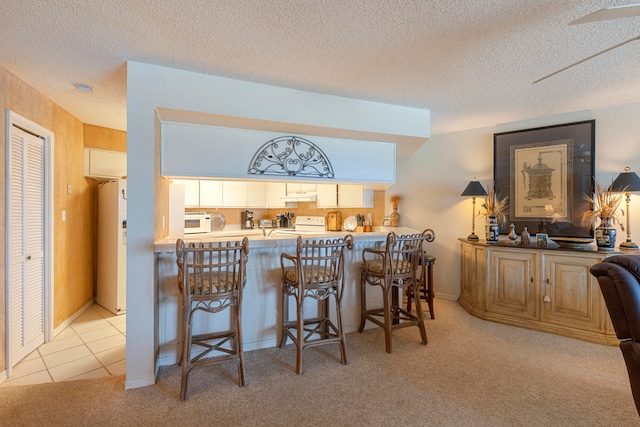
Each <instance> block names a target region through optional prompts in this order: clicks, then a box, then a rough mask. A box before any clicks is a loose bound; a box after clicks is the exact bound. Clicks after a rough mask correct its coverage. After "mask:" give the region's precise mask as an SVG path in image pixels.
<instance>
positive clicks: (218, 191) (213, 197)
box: [200, 179, 222, 208]
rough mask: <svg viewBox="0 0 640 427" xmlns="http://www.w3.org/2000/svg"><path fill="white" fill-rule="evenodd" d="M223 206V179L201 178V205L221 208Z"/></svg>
mask: <svg viewBox="0 0 640 427" xmlns="http://www.w3.org/2000/svg"><path fill="white" fill-rule="evenodd" d="M221 206H222V181H213V180H209V179H201V180H200V207H203V208H219V207H221Z"/></svg>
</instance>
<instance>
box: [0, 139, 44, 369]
mask: <svg viewBox="0 0 640 427" xmlns="http://www.w3.org/2000/svg"><path fill="white" fill-rule="evenodd" d="M7 180H8V182H7V191H8V192H9V195H8V198H9V200H8V202H9V203H8V204H9V206H8V211H7V213H8V218H7V225H8V230H7V236H8V250H7V253H8V263H9V265H8V267H9V277H8V279H9V283H8V293H9V294H8V301H9V311H10V312H9V319H8V323H9V331H10V332H9V333H10V337H9V341H10V352H11V365H12V366H14V365H15V364H16V363H18V362H19V361H20V360H21V359H22V358H23V357H25V356H26V355H28V354H29V353H31V352H32V351H33V350H35V349H36V348H38V346H39V345H41V344H42V343H43V342H44V256H43V255H44V144H43V140H42V139H41V138H38V137H36V136H34V135H31V134H29V133H27V132H24V131H22V130H20V129H18V128H16V127H13V128H12V130H11V141H10V147H9V170H8V174H7Z"/></svg>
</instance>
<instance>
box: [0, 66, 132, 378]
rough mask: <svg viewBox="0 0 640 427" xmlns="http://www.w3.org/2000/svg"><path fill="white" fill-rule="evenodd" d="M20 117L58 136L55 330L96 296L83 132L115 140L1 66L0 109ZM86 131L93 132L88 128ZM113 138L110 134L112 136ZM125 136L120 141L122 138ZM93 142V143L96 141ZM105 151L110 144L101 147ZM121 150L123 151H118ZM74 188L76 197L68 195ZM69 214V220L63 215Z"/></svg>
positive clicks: (1, 327)
mask: <svg viewBox="0 0 640 427" xmlns="http://www.w3.org/2000/svg"><path fill="white" fill-rule="evenodd" d="M7 109H9V110H12V111H14V112H16V113H17V114H20V115H21V116H23V117H25V118H27V119H29V120H31V121H33V122H35V123H37V124H39V125H40V126H43V127H44V128H46V129H49V130H50V131H52V132H53V133H54V150H53V151H54V182H53V205H54V207H53V209H54V246H53V252H54V254H55V262H54V277H53V283H54V291H53V298H54V300H53V301H54V313H53V318H54V327H57V326H59V325H60V324H61V323H62V322H64V321H65V320H67V319H68V318H69V317H70V316H72V315H73V314H74V313H76V312H77V311H78V310H79V309H80V308H82V306H84V305H85V304H86V303H87V302H89V301H90V300H91V299H92V298H93V297H94V295H95V291H94V289H95V245H94V243H93V242H94V236H95V229H96V223H95V204H96V194H97V193H96V191H95V189H96V188H97V187H95V182H93V180H91V179H87V178H85V177H84V175H83V161H84V154H83V148H84V141H83V140H84V136H83V134H84V132H87V133H88V134H90V135H94V136H95V135H102V136H96V137H92V141H94V140H96V141H99V142H96V143H97V144H104V143H105V141H109V140H111V138H112V132H111V130H108V131H109V132H105V131H103V130H101V129H103V128H97V127H95V126H84V125H83V124H82V122H80V121H79V120H78V119H76V118H75V117H73V116H72V115H70V114H69V113H68V112H67V111H65V110H64V109H62V108H61V107H60V106H58V105H56V104H54V103H53V102H51V101H50V100H49V99H48V98H47V97H45V96H44V95H42V94H41V93H39V92H38V91H36V90H35V89H34V88H32V87H31V86H29V85H28V84H27V83H25V82H24V81H22V80H20V79H19V78H18V77H16V76H14V75H13V74H11V73H9V72H8V71H7V70H6V69H4V68H2V67H0V111H2V112H3V113H4V112H5V111H6V110H7ZM87 127H88V128H89V129H88V130H87ZM0 134H1V135H2V138H0V141H1V142H0V163H1V164H2V165H3V166H4V164H5V149H6V141H5V135H6V119H5V118H4V117H3V118H2V119H0ZM107 134H108V136H105V135H107ZM119 138H120V137H119ZM92 143H93V142H92ZM100 147H101V148H103V147H104V148H106V146H103V145H101V146H100ZM114 149H118V148H114ZM67 184H71V194H67ZM63 210H65V211H66V212H67V220H66V222H63V221H62V211H63ZM4 224H5V176H4V174H0V235H1V237H2V239H3V240H4V239H5V236H6V233H5V229H4ZM4 249H5V248H4V245H0V289H1V291H0V371H2V370H4V369H6V357H5V356H6V355H5V353H4V349H5V344H6V335H5V289H6V283H5V268H6V266H5V254H4Z"/></svg>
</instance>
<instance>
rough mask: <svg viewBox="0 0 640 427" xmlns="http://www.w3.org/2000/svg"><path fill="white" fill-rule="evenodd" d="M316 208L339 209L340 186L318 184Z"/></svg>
mask: <svg viewBox="0 0 640 427" xmlns="http://www.w3.org/2000/svg"><path fill="white" fill-rule="evenodd" d="M316 197H317V199H316V207H318V208H335V207H338V186H337V185H336V184H318V185H317V188H316Z"/></svg>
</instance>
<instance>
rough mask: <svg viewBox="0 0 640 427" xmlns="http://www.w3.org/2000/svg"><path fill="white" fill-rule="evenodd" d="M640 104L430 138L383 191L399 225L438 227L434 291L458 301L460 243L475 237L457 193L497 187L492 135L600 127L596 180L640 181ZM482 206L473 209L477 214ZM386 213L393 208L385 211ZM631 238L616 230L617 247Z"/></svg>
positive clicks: (465, 201)
mask: <svg viewBox="0 0 640 427" xmlns="http://www.w3.org/2000/svg"><path fill="white" fill-rule="evenodd" d="M639 118H640V103H638V104H631V105H623V106H616V107H611V108H605V109H599V110H591V111H580V112H576V113H570V114H565V115H561V116H550V117H543V118H539V119H535V120H528V121H524V122H514V123H507V124H501V125H497V126H491V127H486V128H481V129H472V130H467V131H461V132H453V133H446V134H439V135H433V136H432V137H431V139H430V140H429V141H428V142H427V143H426V144H425V145H424V146H423V147H422V148H420V149H419V150H418V151H417V152H416V153H415V154H414V155H413V156H412V157H411V158H409V159H404V160H399V161H398V164H397V165H396V169H397V172H396V176H397V181H396V184H395V185H394V186H392V187H389V188H388V189H387V191H386V195H387V199H388V196H389V195H391V194H400V195H402V197H403V201H402V202H401V204H400V208H399V209H398V211H399V212H400V214H401V215H402V217H401V222H400V223H401V225H403V226H407V227H411V228H415V229H420V230H422V229H424V228H427V227H428V228H433V229H434V230H435V232H436V236H437V237H436V241H435V242H434V243H432V244H431V246H430V247H429V248H428V252H429V253H431V254H432V255H434V256H435V257H436V258H437V260H436V266H435V269H434V287H435V289H434V292H435V295H436V296H439V297H442V298H451V299H455V298H457V297H458V295H459V293H460V259H459V256H460V255H459V253H460V252H459V243H458V241H457V239H458V238H466V236H467V235H469V233H470V232H471V211H472V204H471V203H472V202H471V199H470V198H464V197H460V194H461V193H462V191H463V190H464V188H465V187H466V185H467V184H468V182H469V181H470V180H472V179H473V177H474V176H475V177H477V178H478V180H480V181H482V184H483V185H484V186H485V188H486V187H487V184H488V183H490V182H491V181H492V180H493V134H494V133H499V132H508V131H512V130H519V129H529V128H534V127H540V126H549V125H555V124H562V123H571V122H576V121H582V120H591V119H595V120H596V153H595V170H596V180H597V181H598V182H599V183H601V184H603V185H608V184H610V183H611V180H613V179H615V177H616V176H617V175H618V174H619V173H620V172H622V171H623V170H624V167H625V166H630V167H631V170H632V171H634V172H636V173H638V174H640V120H639ZM631 199H632V200H631V213H630V218H631V231H632V238H633V241H635V242H636V243H639V242H640V195H632V198H631ZM477 207H478V205H476V208H477ZM387 209H388V207H387ZM476 234H478V235H479V236H480V237H481V238H482V236H483V234H484V223H483V220H482V218H476ZM625 238H626V231H625V232H623V231H621V230H618V239H617V242H618V243H620V242H621V241H624V240H625Z"/></svg>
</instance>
